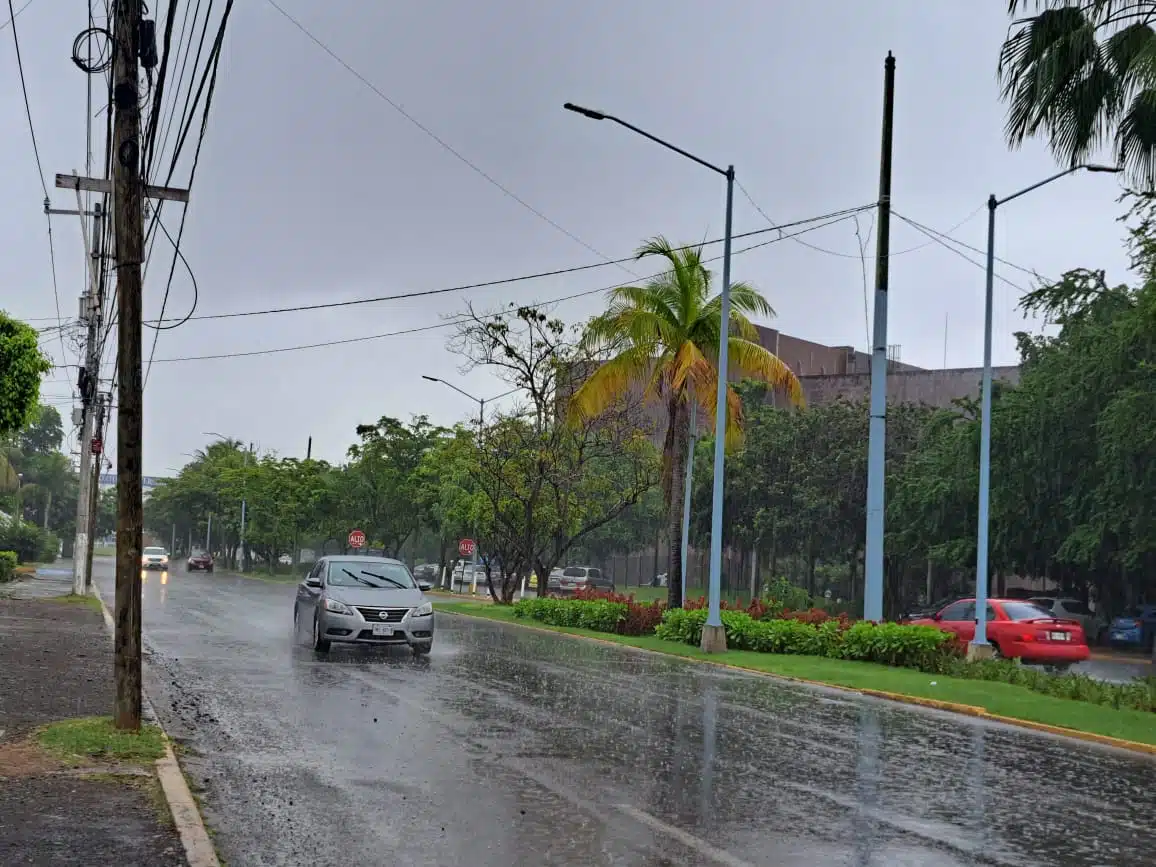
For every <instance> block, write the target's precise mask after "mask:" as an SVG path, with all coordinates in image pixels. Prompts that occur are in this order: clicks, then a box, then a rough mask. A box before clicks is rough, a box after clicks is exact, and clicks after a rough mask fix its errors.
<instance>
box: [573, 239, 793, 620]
mask: <svg viewBox="0 0 1156 867" xmlns="http://www.w3.org/2000/svg"><path fill="white" fill-rule="evenodd" d="M648 256H658V257H660V258H662V259H665V260H666V264H667V265H669V270H668V271H666V272H665V273H664V274H662V275H661V276H659V277H656V278H654V279H652V280H650V281H649V282H647V283H646V285H644V286H622V287H619V288H617V289H614V290H611V292H610V293H609V307H608V309H607V310H606V311H605V312H604V313H603V314H601V315H600V316H597V317H595V318H594V319H593V320H591V321H590V323H589V324H588V326H587V329H586V334H585V338H584V339H585V343H586V345H587V346H588V347H589V349H590V350H591V352H592V354H594V355H596V356H602V357H605V356H606V355H609V356H611V357H610V358H609V360H607V361H605V362H603V363H601V364H598V365H597V366H596V367H595V368H594V369H593V371H592V372H591V373H590V375H589V376H588V377H587V378H586V380H585V382H583V383H582V385H581V386H580V387H579V388H578V389H577V391H576V392H575V394H574V396H573V400H572V402H571V412H572V413H573V415H574V416H576V417H577V418H579V419H589V418H593V417H596V416H597V415H598V414H599V413H600V412H602V411H603V410H604V409H605V408H606V407H608V406H610V405H611V404H612V403H613V402H614V401H615V400H617V399H620V398H621V397H622V396H623V395H624V394H626V393H627V392H628V391H631V390H637V391H641V393H642V394H643V395H644V397H645V398H646V399H648V400H651V399H653V400H657V401H661V404H662V407H663V410H664V414H665V421H666V436H665V441H664V443H663V449H662V460H663V493H664V501H665V502H666V504H667V522H668V527H669V529H668V535H667V537H668V539H669V541H670V565H669V568H668V571H667V574H668V575H670V576H676V575H680V574H681V572H682V486H681V485H680V484H679V483H678V481H677V480H680V479H682V477H683V474H684V472H685V467H686V456H687V442H688V424H689V407H690V404H691V402H692V401H694V402H696V403H697V404H698V406H699V408H700V410H699V415H700V416H701V417H702V418H703V419H713V418H714V412H713V408H714V400H713V397H714V395H715V394H716V392H717V387H718V369H717V364H716V360H717V358H718V354H719V347H720V346H721V344H722V342H723V340H724V339H725V340H726V342H727V347H728V365H729V368H730V370H731V371H732V372H733V373H734V375H736V376H739V377H751V378H756V379H760V380H762V381H764V382H767V383H768V384H770V385H772V386H774V387H776V388H782V389H785V390H786V392H787V394H788V396H789V397H790V398H791V400H793V401H794V402H795V403H801V402H802V388H801V386H800V385H799V381H798V379H796V377H795V375H794V373H792V371H791V369H790V368H789V367H788V366H787V365H786V364H784V363H783V362H782V361H781V360H780V359H779V358H777V357H776V356H775V355H774V354H773V353H772V352H770V351H769V350H767V349H766V348H765V347H763V346H762V345H760V344H759V343H758V332H757V331H756V330H755V327H754V325H753V324H752V323H751V321H750V319H748V316H753V315H759V316H772V315H773V313H774V311H772V309H771V306H770V304H768V303H767V300H766V299H765V298H764V297H763V296H762V295H760V294H759V293H758V292H757V291H756V290H755V289H754V288H753V287H751V286H749V285H748V284H746V283H735V284H733V285H732V286H731V290H730V296H731V314H730V322H729V323H727V324H726V327H725V328H724V326H723V323H722V299H721V296H719V295H714V294H712V288H711V272H710V271H709V270H708V269H707V268H706V266H705V265H704V264H703V261H702V248H701V247H688V248H675V247H673V246H671V244H670V242H669V241H667V240H666V239H665V238H661V237H658V238H654V239H653V240H651V241H649V242H647V243H646V244H644V245H643V246H642V247H640V248H639V250H638V256H637V258H639V259H642V258H645V257H648ZM724 333H725V335H726V336H725V338H724ZM741 433H742V402H741V400H740V399H739V397H738V395H737V394H736V393H735V392H734V390H733V389H729V390H728V416H727V438H728V440H729V442H728V445H731V446H733V445H735V444H737V443H738V442H739V441H740V439H741ZM667 584H668V599H667V601H668V604H669V605H670V606H671V607H681V605H682V585H681V583H680V582H679V581H676V580H670V581H668V582H667Z"/></svg>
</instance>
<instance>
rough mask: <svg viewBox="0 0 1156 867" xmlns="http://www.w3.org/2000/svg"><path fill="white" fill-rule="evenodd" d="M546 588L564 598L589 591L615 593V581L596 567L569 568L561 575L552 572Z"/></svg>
mask: <svg viewBox="0 0 1156 867" xmlns="http://www.w3.org/2000/svg"><path fill="white" fill-rule="evenodd" d="M555 571H557V570H555ZM546 587H547V589H548V590H549V591H550V592H551V593H558V594H560V595H563V596H565V595H567V594H570V593H575V592H577V591H578V590H587V589H596V590H609V591H610V592H612V593H613V592H614V579H613V578H611V577H610V576H609V575H606V574H605V573H604V572H603V571H602V570H601V569H598V568H596V567H594V566H567V567H566V568H565V569H563V570H562V571H561V573H560V574H557V575H555V574H554V572H551V573H550V582H549V584H547V585H546Z"/></svg>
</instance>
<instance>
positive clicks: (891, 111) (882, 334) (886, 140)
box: [863, 51, 895, 621]
mask: <svg viewBox="0 0 1156 867" xmlns="http://www.w3.org/2000/svg"><path fill="white" fill-rule="evenodd" d="M883 69H884V72H883V147H882V153H881V155H880V159H879V219H878V224H879V228H878V230H877V231H876V233H875V239H876V248H875V321H874V323H873V328H872V331H873V332H874V334H873V339H872V344H873V345H872V348H871V423H870V438H869V440H868V445H867V545H866V550H865V551H864V580H863V619H864V620H875V621H880V620H882V619H883V505H884V493H883V482H884V477H885V474H886V454H887V451H886V439H887V289H888V273H889V272H888V264H889V263H888V257H889V256H890V255H891V143H892V138H893V136H892V132H893V129H894V123H893V122H894V117H895V58H894V57H893V56H892V54H891V52H890V51H888V52H887V60H886V61H885V62H884V66H883Z"/></svg>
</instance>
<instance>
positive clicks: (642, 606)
mask: <svg viewBox="0 0 1156 867" xmlns="http://www.w3.org/2000/svg"><path fill="white" fill-rule="evenodd" d="M573 598H574V599H577V600H581V601H585V602H617V603H619V604H621V605H625V606H626V617H625V618H623V619H622V620H620V621H619V623H618V633H619V634H620V635H653V634H654V629H655V627H656V626H658V624H659V623H661V622H662V614H663V612H664V611H666V603H665V602H661V601H658V600H655V601H654V602H639V601H638V600H637V599H635V598H634V594H633V593H631V594H629V595H627V594H625V593H611V592H610V591H608V590H598V589H596V588H593V587H587V588H583V589H581V590H576V591H574V596H573Z"/></svg>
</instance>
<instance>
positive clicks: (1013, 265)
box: [891, 211, 1044, 285]
mask: <svg viewBox="0 0 1156 867" xmlns="http://www.w3.org/2000/svg"><path fill="white" fill-rule="evenodd" d="M891 213H893V214H895V212H894V211H892V212H891ZM895 216H897V217H899V219H901V220H902V221H903V222H905V223H907V225H909V226H911V227H912V228H913V229H916V230H917V231H920V232H923V234H925V235H931V236H932V237H938V238H943V239H946V240H948V241H950V242H951V243H953V244H958V245H959V246H961V247H963V248H964V249H967V250H971V251H972V252H973V253H979V254H980V255H981V256H986V255H987V251H986V250H981V249H980V248H979V247H973V246H972V245H971V244H967V243H965V242H963V241H960V240H959V239H958V238H953V237H951V235H950V233H951V232H954V231H955V229H948V230H947V231H946V232H940V231H939V230H938V229H932V228H931V227H930V226H925V225H923V224H922V223H919V222H917V221H915V220H912V219H911V218H910V217H905V216H903V215H902V214H895ZM992 258H993V259H994V260H995V261H996V262H999V263H1000V264H1001V265H1007V266H1008V267H1009V268H1014V269H1015V270H1016V271H1020V272H1022V273H1024V274H1027V275H1028V276H1029V277H1035V278H1037V279H1041V280H1042V279H1044V278H1043V277H1042V275H1041V274H1040V272H1039V271H1036V270H1034V269H1033V268H1025V267H1024V266H1023V265H1017V264H1016V263H1015V262H1009V261H1008V260H1007V259H1001V258H1000V257H999V256H993V257H992ZM981 267H984V268H986V266H981ZM1012 285H1015V284H1012Z"/></svg>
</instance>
